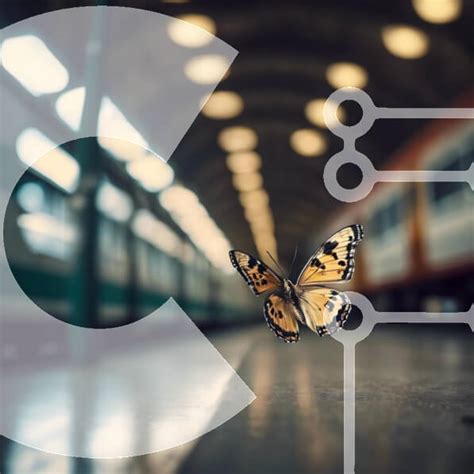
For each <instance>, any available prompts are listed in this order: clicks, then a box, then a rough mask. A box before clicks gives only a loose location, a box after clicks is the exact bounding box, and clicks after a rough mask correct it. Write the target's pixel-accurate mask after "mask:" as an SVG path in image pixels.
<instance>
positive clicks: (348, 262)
mask: <svg viewBox="0 0 474 474" xmlns="http://www.w3.org/2000/svg"><path fill="white" fill-rule="evenodd" d="M363 237H364V232H363V229H362V226H360V225H351V226H348V227H344V228H343V229H341V230H340V231H339V232H336V233H335V234H334V235H332V236H331V237H329V239H328V240H327V241H326V242H324V244H323V245H321V247H319V249H318V250H316V252H314V254H313V255H312V256H311V258H310V259H309V261H308V263H307V264H306V266H305V267H304V268H303V270H302V271H301V273H300V276H299V277H298V281H297V285H300V286H310V285H315V284H318V283H322V282H336V281H344V280H350V279H351V278H352V275H353V274H354V254H355V249H356V247H357V245H358V244H359V242H360V241H361V240H362V239H363Z"/></svg>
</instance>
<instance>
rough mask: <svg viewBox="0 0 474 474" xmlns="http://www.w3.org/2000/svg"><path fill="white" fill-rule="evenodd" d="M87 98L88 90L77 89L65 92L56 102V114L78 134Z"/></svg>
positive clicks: (83, 88)
mask: <svg viewBox="0 0 474 474" xmlns="http://www.w3.org/2000/svg"><path fill="white" fill-rule="evenodd" d="M85 98H86V88H85V87H76V88H75V89H71V90H69V91H66V92H63V93H62V94H61V95H60V96H59V97H58V98H57V100H56V112H57V113H58V115H59V117H61V119H62V120H64V122H66V124H67V125H69V127H71V128H72V129H73V130H75V131H76V132H77V131H78V130H79V127H80V125H81V117H82V109H83V108H84V100H85Z"/></svg>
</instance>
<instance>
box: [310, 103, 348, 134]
mask: <svg viewBox="0 0 474 474" xmlns="http://www.w3.org/2000/svg"><path fill="white" fill-rule="evenodd" d="M325 104H327V106H328V107H330V108H331V109H332V110H333V111H334V112H335V113H331V114H330V115H331V117H335V116H336V114H337V118H338V119H339V122H344V120H345V118H346V112H345V110H344V109H343V107H342V106H339V107H337V110H335V109H336V103H335V102H333V101H332V100H329V99H328V100H326V99H314V100H311V101H309V102H308V103H307V104H306V107H305V109H304V111H305V115H306V118H307V119H308V120H309V121H310V122H311V123H313V124H314V125H317V126H318V127H326V122H325V121H324V105H325ZM329 125H338V123H337V121H336V119H335V118H333V121H332V123H330V124H329Z"/></svg>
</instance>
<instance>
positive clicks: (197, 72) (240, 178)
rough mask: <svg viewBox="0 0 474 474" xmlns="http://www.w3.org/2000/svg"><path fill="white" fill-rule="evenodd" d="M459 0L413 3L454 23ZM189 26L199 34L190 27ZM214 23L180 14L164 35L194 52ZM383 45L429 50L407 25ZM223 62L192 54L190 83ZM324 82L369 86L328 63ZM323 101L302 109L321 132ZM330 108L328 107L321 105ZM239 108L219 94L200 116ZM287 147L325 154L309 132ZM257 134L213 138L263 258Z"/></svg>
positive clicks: (418, 53)
mask: <svg viewBox="0 0 474 474" xmlns="http://www.w3.org/2000/svg"><path fill="white" fill-rule="evenodd" d="M460 5H461V2H460V0H434V1H433V0H414V2H413V6H414V8H415V10H416V12H417V13H418V14H419V15H420V16H421V17H422V18H424V19H425V20H427V21H432V22H435V23H436V22H438V23H441V22H443V18H444V20H445V21H452V20H454V19H455V18H456V17H457V16H458V15H459V12H460ZM185 22H187V23H192V24H194V25H196V26H198V27H200V28H202V30H204V31H202V30H198V29H192V28H189V26H188V25H187V23H185ZM216 30H217V28H216V24H215V22H214V21H213V20H212V19H211V18H209V17H207V16H204V15H183V16H181V17H179V19H177V20H173V21H172V22H171V23H170V26H169V36H170V38H171V39H172V40H173V41H174V42H175V43H177V44H179V45H181V46H184V47H189V48H199V47H202V46H204V45H205V44H207V43H208V42H210V41H212V39H213V35H215V34H216ZM381 36H382V42H383V45H384V46H385V48H386V49H387V50H388V51H389V52H390V53H391V54H393V55H394V56H397V57H400V58H403V59H416V58H420V57H422V56H424V55H425V54H426V53H427V52H428V49H429V38H428V36H427V35H426V34H425V33H423V32H422V31H421V30H419V29H417V28H414V27H411V26H408V25H390V26H387V27H385V28H383V29H382V32H381ZM225 69H226V64H225V61H223V58H219V57H218V56H215V55H209V56H205V55H204V56H197V57H196V58H195V59H194V60H193V61H192V62H190V63H189V64H188V66H187V68H186V70H185V72H186V74H187V76H188V78H189V79H191V80H193V81H194V82H197V83H210V82H212V80H216V79H218V78H221V77H223V76H224V75H225V72H224V71H225ZM326 79H327V81H328V83H329V84H330V85H331V86H332V87H334V88H335V89H339V88H341V87H349V86H352V87H358V88H363V87H365V86H366V85H367V82H368V73H367V71H366V70H365V69H364V68H363V67H362V66H360V65H358V64H355V63H351V62H339V63H333V64H330V65H329V66H328V67H327V69H326ZM326 102H327V101H326V99H324V98H317V99H313V100H311V101H309V102H308V103H307V104H306V106H305V116H306V118H307V120H308V121H309V122H310V123H311V124H312V125H315V126H317V127H319V128H325V127H326V126H327V125H326V122H325V119H324V115H323V109H324V105H325V103H326ZM326 105H327V106H328V107H331V105H332V104H331V103H330V102H328V103H327V104H326ZM243 109H244V101H243V99H242V98H241V97H240V96H239V95H238V94H237V93H236V92H233V91H218V92H215V93H214V94H212V95H211V96H210V97H208V98H207V102H205V104H204V107H203V108H202V113H203V114H204V115H205V116H207V117H208V118H211V119H217V120H223V119H232V118H235V117H237V116H239V115H240V114H241V113H242V111H243ZM333 116H337V119H338V120H339V121H340V122H344V120H345V118H346V112H345V110H344V109H343V107H341V106H339V107H338V108H337V110H336V114H333ZM289 141H290V145H291V147H292V148H293V150H294V151H295V152H297V153H298V154H300V155H302V156H306V157H312V156H318V155H322V154H324V152H325V151H326V149H327V143H326V139H325V136H324V135H323V133H321V131H319V130H317V129H312V128H303V129H299V130H295V131H294V132H293V133H292V134H291V135H290V140H289ZM257 142H258V137H257V134H256V133H255V131H254V130H252V129H250V128H248V127H242V126H238V127H228V128H225V129H223V130H222V131H221V132H220V134H219V136H218V143H219V145H220V146H221V148H223V149H224V150H225V151H227V152H229V153H230V154H229V155H228V157H227V166H228V168H229V169H230V171H231V172H232V174H233V176H232V183H233V185H234V188H235V189H236V190H237V192H238V193H239V200H240V202H241V204H242V206H243V208H244V211H245V218H246V219H247V221H248V222H249V225H250V229H251V231H252V235H253V238H254V241H255V245H256V247H257V250H258V252H259V254H260V255H261V256H262V257H265V256H266V255H265V254H266V252H267V251H270V252H271V253H273V254H274V255H275V256H276V253H277V248H276V247H277V245H276V239H275V235H274V221H273V216H272V212H271V209H270V206H269V197H268V194H267V193H266V191H265V190H264V188H263V178H262V175H261V174H260V172H259V169H260V167H261V158H260V156H259V155H258V154H257V153H256V152H255V151H252V150H254V149H255V147H256V145H257Z"/></svg>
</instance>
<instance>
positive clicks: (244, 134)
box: [217, 126, 258, 152]
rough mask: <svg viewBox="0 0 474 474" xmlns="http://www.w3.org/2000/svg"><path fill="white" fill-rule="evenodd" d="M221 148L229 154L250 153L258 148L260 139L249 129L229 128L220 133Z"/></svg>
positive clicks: (240, 127)
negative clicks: (237, 152) (249, 151)
mask: <svg viewBox="0 0 474 474" xmlns="http://www.w3.org/2000/svg"><path fill="white" fill-rule="evenodd" d="M217 141H218V142H219V145H220V146H221V148H222V149H223V150H225V151H228V152H236V151H248V150H252V149H253V148H255V147H256V146H257V143H258V137H257V134H256V133H255V131H254V130H252V129H251V128H249V127H242V126H236V127H228V128H224V130H222V131H221V132H220V133H219V136H218V138H217Z"/></svg>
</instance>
